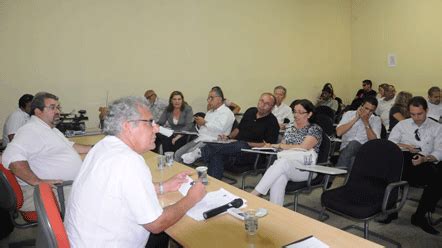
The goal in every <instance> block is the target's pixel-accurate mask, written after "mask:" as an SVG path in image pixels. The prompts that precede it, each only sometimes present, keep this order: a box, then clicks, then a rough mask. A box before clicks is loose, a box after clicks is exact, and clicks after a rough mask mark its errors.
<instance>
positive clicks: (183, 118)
mask: <svg viewBox="0 0 442 248" xmlns="http://www.w3.org/2000/svg"><path fill="white" fill-rule="evenodd" d="M158 124H159V125H160V126H164V127H167V128H170V129H172V130H174V131H192V129H193V126H194V125H193V111H192V107H190V106H189V105H188V104H187V102H186V101H184V96H183V93H181V92H180V91H174V92H172V93H171V94H170V97H169V105H168V106H167V108H166V110H165V111H164V112H163V114H162V115H161V117H160V119H159V120H158ZM186 142H187V139H186V138H183V136H182V135H180V134H174V135H172V136H171V137H166V136H164V135H162V134H159V133H158V134H157V140H156V142H155V143H156V146H157V148H158V147H159V145H160V144H162V145H163V152H169V151H173V152H175V151H176V150H178V149H179V148H180V147H182V146H183V145H185V144H186Z"/></svg>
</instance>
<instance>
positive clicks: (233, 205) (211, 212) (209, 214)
mask: <svg viewBox="0 0 442 248" xmlns="http://www.w3.org/2000/svg"><path fill="white" fill-rule="evenodd" d="M243 203H244V202H243V200H242V199H241V198H236V199H235V200H233V201H231V202H229V203H227V204H226V205H222V206H220V207H217V208H214V209H211V210H208V211H206V212H204V213H203V216H204V219H206V220H207V219H208V218H211V217H213V216H216V215H218V214H220V213H223V212H226V211H227V209H229V208H239V207H241V206H242V204H243Z"/></svg>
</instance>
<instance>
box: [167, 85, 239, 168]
mask: <svg viewBox="0 0 442 248" xmlns="http://www.w3.org/2000/svg"><path fill="white" fill-rule="evenodd" d="M223 102H224V94H223V91H222V90H221V88H220V87H213V88H212V89H211V90H210V92H209V96H208V97H207V107H208V111H207V113H206V116H205V117H204V118H203V117H201V116H197V117H195V123H196V125H197V126H198V135H199V137H198V138H196V139H195V140H193V141H190V142H189V143H187V144H186V145H184V146H183V147H181V148H180V149H178V150H177V151H176V152H175V160H176V161H178V162H184V163H186V164H192V163H193V162H195V160H196V159H198V158H200V157H201V149H200V148H201V147H203V146H204V145H205V144H204V142H203V141H213V140H217V139H218V136H219V135H229V134H230V132H231V131H232V125H233V122H234V121H235V116H234V115H233V112H232V111H231V110H230V109H229V108H228V107H226V105H225V104H223Z"/></svg>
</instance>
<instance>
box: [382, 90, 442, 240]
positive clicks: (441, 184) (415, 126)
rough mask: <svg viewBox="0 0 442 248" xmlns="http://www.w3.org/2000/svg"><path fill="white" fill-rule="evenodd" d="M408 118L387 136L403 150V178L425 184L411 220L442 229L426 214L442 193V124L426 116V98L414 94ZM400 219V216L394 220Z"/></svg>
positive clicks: (432, 230) (429, 229)
mask: <svg viewBox="0 0 442 248" xmlns="http://www.w3.org/2000/svg"><path fill="white" fill-rule="evenodd" d="M408 110H409V112H410V117H411V118H409V119H405V120H402V121H400V122H399V123H398V124H396V126H394V128H393V130H391V133H390V136H389V137H388V139H389V140H390V141H392V142H394V143H396V144H397V145H398V146H399V147H400V148H401V149H402V150H404V167H403V173H402V179H403V180H406V181H408V182H409V183H410V184H411V185H417V186H426V187H425V189H424V192H423V193H422V197H421V199H420V201H419V205H418V207H417V210H416V213H414V214H413V215H412V217H411V223H412V224H413V225H415V226H418V227H420V228H421V229H422V230H424V231H425V232H427V233H430V234H433V235H437V234H439V231H438V230H436V229H435V228H434V227H433V226H431V225H430V223H428V220H427V218H426V217H425V214H426V213H427V212H433V211H434V209H435V206H436V204H437V202H438V201H439V200H440V198H441V196H442V163H441V162H440V161H441V160H442V138H441V137H442V127H441V125H440V124H439V123H437V122H435V121H433V120H430V119H429V118H427V113H428V106H427V101H426V100H425V98H423V97H421V96H416V97H413V98H412V99H411V100H410V102H409V103H408ZM395 218H397V215H396V216H394V217H393V218H391V219H395Z"/></svg>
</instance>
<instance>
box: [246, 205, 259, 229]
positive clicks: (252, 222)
mask: <svg viewBox="0 0 442 248" xmlns="http://www.w3.org/2000/svg"><path fill="white" fill-rule="evenodd" d="M244 227H245V229H246V232H247V234H248V235H255V234H256V233H258V216H256V211H255V210H254V209H249V210H247V211H245V213H244Z"/></svg>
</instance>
